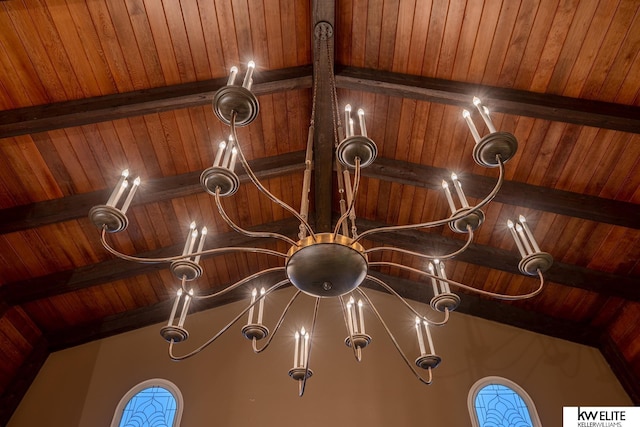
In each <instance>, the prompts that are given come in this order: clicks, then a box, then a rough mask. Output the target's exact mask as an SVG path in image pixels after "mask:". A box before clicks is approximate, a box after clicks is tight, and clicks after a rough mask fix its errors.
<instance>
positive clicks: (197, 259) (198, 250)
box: [194, 227, 207, 264]
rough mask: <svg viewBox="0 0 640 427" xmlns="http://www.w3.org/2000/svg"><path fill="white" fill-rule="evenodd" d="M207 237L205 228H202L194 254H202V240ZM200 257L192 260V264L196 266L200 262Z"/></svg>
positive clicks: (197, 256)
mask: <svg viewBox="0 0 640 427" xmlns="http://www.w3.org/2000/svg"><path fill="white" fill-rule="evenodd" d="M206 237H207V227H202V230H200V241H199V242H198V249H197V250H196V252H202V249H204V239H205V238H206ZM201 256H202V255H196V259H195V260H194V262H195V263H196V264H197V263H199V262H200V257H201Z"/></svg>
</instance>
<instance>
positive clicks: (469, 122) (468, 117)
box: [462, 110, 480, 142]
mask: <svg viewBox="0 0 640 427" xmlns="http://www.w3.org/2000/svg"><path fill="white" fill-rule="evenodd" d="M462 117H464V119H465V120H466V122H467V126H469V130H470V131H471V135H473V139H474V141H475V142H480V134H479V133H478V129H476V125H475V124H473V120H471V113H469V111H468V110H462Z"/></svg>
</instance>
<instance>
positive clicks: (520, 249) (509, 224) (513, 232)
mask: <svg viewBox="0 0 640 427" xmlns="http://www.w3.org/2000/svg"><path fill="white" fill-rule="evenodd" d="M507 227H508V228H509V231H510V232H511V235H512V236H513V240H514V241H515V242H516V246H517V247H518V252H520V256H521V257H523V258H524V257H525V256H526V255H527V253H526V252H525V251H524V248H523V247H522V243H521V242H520V237H518V235H517V234H516V230H515V225H514V224H513V221H511V220H510V219H509V220H507Z"/></svg>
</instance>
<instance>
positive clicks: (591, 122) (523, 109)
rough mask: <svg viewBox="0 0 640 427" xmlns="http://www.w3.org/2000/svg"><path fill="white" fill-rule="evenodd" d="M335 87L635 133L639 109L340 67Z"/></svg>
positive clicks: (639, 125) (639, 129)
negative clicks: (477, 99)
mask: <svg viewBox="0 0 640 427" xmlns="http://www.w3.org/2000/svg"><path fill="white" fill-rule="evenodd" d="M336 84H337V85H338V87H340V88H344V89H354V90H360V91H365V92H373V93H381V94H385V95H389V96H397V97H401V98H411V99H418V100H422V101H429V102H437V103H441V104H451V105H458V106H469V105H470V104H471V98H472V97H473V96H474V95H477V96H481V97H482V100H483V101H485V102H486V103H487V104H488V105H491V109H492V110H495V111H500V112H503V113H507V114H513V115H516V116H527V117H535V118H539V119H545V120H551V121H561V122H566V123H574V124H578V125H584V126H593V127H599V128H605V129H615V130H621V131H624V132H632V133H640V107H637V106H631V105H621V104H613V103H609V102H601V101H587V100H584V99H577V98H569V97H565V96H558V95H552V94H545V93H534V92H527V91H523V90H516V89H509V88H498V87H493V86H483V85H478V84H473V83H465V82H454V81H451V80H442V79H434V78H428V77H420V76H415V75H409V74H399V73H391V72H388V71H381V70H372V69H365V68H355V67H341V66H336Z"/></svg>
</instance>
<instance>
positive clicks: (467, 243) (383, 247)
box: [364, 226, 473, 260]
mask: <svg viewBox="0 0 640 427" xmlns="http://www.w3.org/2000/svg"><path fill="white" fill-rule="evenodd" d="M467 230H469V233H468V235H469V236H468V237H467V241H466V243H465V244H464V246H463V247H461V248H460V249H458V250H457V251H455V252H452V253H450V254H446V255H439V256H436V255H426V254H421V253H419V252H413V251H410V250H407V249H402V248H394V247H389V246H378V247H375V248H370V249H367V250H366V251H364V253H365V254H369V253H371V252H376V251H394V252H400V253H402V254H405V255H413V256H416V257H420V258H427V259H439V260H445V259H450V258H454V257H455V256H457V255H460V254H461V253H462V252H464V251H465V250H467V248H468V247H469V245H470V244H471V242H472V241H473V230H471V228H470V226H467Z"/></svg>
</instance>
